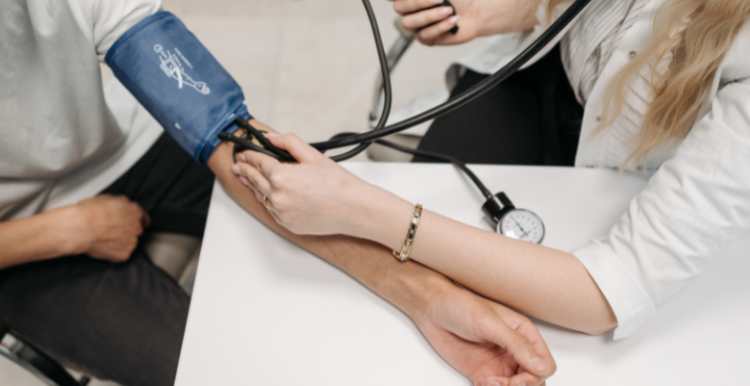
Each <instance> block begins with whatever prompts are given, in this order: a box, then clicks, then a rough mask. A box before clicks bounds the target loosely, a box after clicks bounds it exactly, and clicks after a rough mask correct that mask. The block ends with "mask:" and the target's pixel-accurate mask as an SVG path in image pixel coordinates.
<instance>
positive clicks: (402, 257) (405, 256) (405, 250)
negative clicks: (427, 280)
mask: <svg viewBox="0 0 750 386" xmlns="http://www.w3.org/2000/svg"><path fill="white" fill-rule="evenodd" d="M421 217H422V205H421V204H417V205H416V206H415V207H414V216H413V217H412V218H411V223H409V231H408V232H406V240H405V241H404V246H403V247H401V252H398V251H393V257H395V258H396V259H398V260H399V261H401V262H404V261H407V260H409V252H410V251H411V245H412V244H413V243H414V236H415V235H416V234H417V227H418V226H419V219H420V218H421Z"/></svg>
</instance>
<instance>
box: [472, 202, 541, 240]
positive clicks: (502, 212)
mask: <svg viewBox="0 0 750 386" xmlns="http://www.w3.org/2000/svg"><path fill="white" fill-rule="evenodd" d="M482 211H483V212H484V214H485V215H486V216H487V218H488V219H489V220H490V221H492V222H493V223H495V224H497V225H495V230H496V231H497V233H499V234H501V235H504V236H506V237H510V238H512V239H518V240H523V241H529V242H532V243H537V244H541V243H542V240H544V223H543V222H542V219H541V218H539V216H537V215H536V213H534V212H532V211H530V210H526V209H517V208H516V207H515V206H514V205H513V203H512V202H511V201H510V199H509V198H508V196H506V195H505V193H503V192H500V193H498V194H496V195H494V196H492V197H490V198H488V199H487V201H486V202H485V203H484V205H483V206H482Z"/></svg>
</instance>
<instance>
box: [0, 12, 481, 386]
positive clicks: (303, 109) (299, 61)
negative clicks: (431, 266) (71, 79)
mask: <svg viewBox="0 0 750 386" xmlns="http://www.w3.org/2000/svg"><path fill="white" fill-rule="evenodd" d="M371 1H372V3H373V4H372V5H373V7H374V9H375V11H376V13H377V17H378V22H379V24H380V27H381V33H382V35H383V40H384V42H385V44H386V46H389V45H390V44H391V42H392V41H393V40H394V39H395V37H396V31H395V29H394V28H393V20H394V18H395V16H396V14H395V13H394V12H393V11H392V9H391V8H390V7H391V3H390V2H387V1H385V0H371ZM164 6H165V8H166V9H167V10H169V11H172V12H173V13H175V14H176V15H178V16H179V17H181V18H182V19H183V20H184V22H185V23H186V24H187V26H188V28H190V29H191V30H192V31H193V32H194V33H195V35H196V36H198V38H199V39H201V41H202V42H203V43H204V44H205V45H206V46H207V47H208V48H209V49H210V50H211V52H213V54H214V55H215V56H216V57H217V58H218V59H219V61H220V62H221V63H223V64H224V66H225V67H226V68H227V70H228V71H229V72H230V73H231V74H233V75H234V76H235V77H236V79H237V80H238V82H239V83H240V85H241V86H242V88H243V90H244V92H245V96H246V98H247V104H248V107H249V108H250V111H251V112H252V113H253V114H254V115H255V116H256V117H257V118H259V119H260V120H262V121H264V122H266V123H268V124H270V125H271V126H272V127H274V128H275V129H277V130H279V131H281V132H294V133H297V134H298V135H299V136H300V137H302V138H303V139H305V140H307V141H317V140H324V139H327V138H329V137H330V136H332V135H333V134H335V133H337V132H341V131H364V130H366V129H367V113H368V112H369V108H370V102H371V101H370V98H371V97H372V88H373V84H374V81H375V79H376V74H377V72H378V65H377V56H376V54H375V46H374V44H373V40H372V34H371V30H370V26H369V24H368V23H367V18H366V16H365V13H364V10H363V8H362V3H361V1H359V0H164ZM477 44H478V42H475V43H472V44H470V45H464V46H459V47H439V48H428V47H424V46H421V45H418V44H417V45H414V46H413V47H412V48H411V49H410V51H409V52H408V53H407V55H406V56H405V57H404V59H403V60H402V62H401V63H400V64H399V66H398V68H397V69H396V70H395V73H394V77H393V86H394V107H398V106H401V105H403V104H404V103H406V102H408V101H409V100H410V99H411V98H412V97H414V96H416V95H420V94H424V93H428V92H432V91H434V90H436V89H438V88H439V87H440V86H441V85H442V81H443V72H444V70H445V68H446V67H447V65H448V63H449V62H450V61H451V59H452V58H456V57H458V56H460V55H461V54H462V53H465V52H467V51H468V50H470V49H472V47H475V46H476V45H477ZM106 76H108V75H106V74H105V77H106ZM358 159H359V160H366V159H365V156H364V155H361V156H360V157H359V158H358ZM107 384H108V383H100V382H92V385H95V386H102V385H107ZM5 385H8V386H10V385H12V386H36V385H41V383H40V382H38V381H37V380H35V379H34V378H33V377H31V376H30V375H28V374H26V373H25V372H23V371H21V370H20V369H18V368H17V367H15V366H14V365H13V364H12V363H10V362H8V361H7V360H6V359H5V358H0V386H5Z"/></svg>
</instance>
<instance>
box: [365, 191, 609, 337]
mask: <svg viewBox="0 0 750 386" xmlns="http://www.w3.org/2000/svg"><path fill="white" fill-rule="evenodd" d="M377 194H378V195H379V196H381V197H379V198H375V199H374V201H372V202H379V203H381V204H379V205H378V208H379V210H378V211H373V212H372V213H371V215H372V216H374V217H377V218H376V219H373V221H371V222H369V223H368V224H365V225H366V226H367V229H358V230H357V232H358V234H357V236H358V237H363V238H367V239H370V240H374V241H377V242H379V243H382V244H384V245H387V246H388V247H390V248H393V249H396V250H400V249H401V245H402V244H403V242H404V240H403V238H404V235H405V234H406V229H407V225H408V222H409V219H410V216H411V212H412V211H413V207H414V206H413V204H412V203H409V202H407V201H405V200H403V199H401V198H399V197H397V196H395V195H393V194H391V193H389V192H385V191H380V192H378V193H377ZM376 224H377V226H375V225H376ZM411 256H412V258H413V259H415V260H417V261H419V262H421V263H422V264H425V265H427V266H428V267H431V268H433V269H435V270H436V271H438V272H442V273H444V274H446V275H447V276H449V277H451V278H452V279H454V280H456V281H457V282H459V283H461V284H463V285H464V286H466V287H467V288H471V289H472V290H474V291H476V292H479V293H481V294H483V295H485V296H487V297H489V298H491V299H495V300H497V301H499V302H501V303H503V304H507V305H509V306H511V307H513V308H516V309H518V310H521V311H523V312H525V313H527V314H529V315H533V316H535V317H538V318H540V319H543V320H546V321H549V322H551V323H554V324H557V325H560V326H563V327H567V328H570V329H573V330H577V331H583V332H586V333H589V334H599V333H603V332H605V331H608V330H610V329H612V328H613V327H615V326H616V325H617V320H616V319H615V316H614V313H613V312H612V310H611V308H610V307H609V303H608V302H607V299H606V298H605V297H604V295H603V294H602V293H601V291H600V290H599V287H598V286H597V285H596V282H594V280H593V278H592V277H591V276H590V275H589V273H588V271H587V270H586V268H585V267H584V266H583V264H581V263H580V261H578V259H577V258H576V257H575V256H573V255H571V254H569V253H566V252H562V251H559V250H556V249H552V248H548V247H544V246H541V245H537V244H532V243H528V242H524V241H519V240H514V239H510V238H507V237H504V236H502V235H498V234H496V233H494V232H490V231H486V230H482V229H477V228H474V227H471V226H468V225H466V224H463V223H460V222H457V221H454V220H451V219H449V218H446V217H444V216H441V215H439V214H436V213H433V212H430V211H425V212H424V213H423V216H422V220H421V221H420V225H419V236H418V237H417V239H416V240H415V243H414V246H413V247H412V252H411Z"/></svg>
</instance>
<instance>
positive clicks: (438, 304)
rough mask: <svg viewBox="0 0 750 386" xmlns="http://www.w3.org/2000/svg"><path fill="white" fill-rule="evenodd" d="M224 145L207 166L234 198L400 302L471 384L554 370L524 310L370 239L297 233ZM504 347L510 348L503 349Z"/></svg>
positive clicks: (537, 380) (533, 381) (539, 377)
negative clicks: (239, 171)
mask: <svg viewBox="0 0 750 386" xmlns="http://www.w3.org/2000/svg"><path fill="white" fill-rule="evenodd" d="M251 122H252V124H253V125H254V126H255V127H257V128H262V129H264V130H266V131H269V132H270V131H272V130H270V129H269V128H267V127H266V126H264V125H263V124H261V123H259V122H257V121H251ZM232 146H233V145H231V144H229V143H226V142H225V143H222V144H221V145H219V147H217V148H216V150H215V151H214V153H213V155H212V156H211V158H210V159H209V161H208V166H209V167H210V168H211V169H212V171H213V172H214V173H215V174H216V176H217V178H218V179H219V181H220V183H221V184H222V186H223V187H224V189H225V190H226V191H227V192H228V193H229V194H230V195H231V196H232V197H233V198H234V199H235V200H236V201H237V203H239V204H240V205H241V206H242V207H243V208H245V209H246V210H247V211H248V212H250V213H251V214H252V215H253V216H255V217H256V218H257V219H259V220H260V221H262V222H263V223H264V224H265V225H267V226H268V227H269V228H271V229H272V230H274V231H275V232H277V233H278V234H280V235H282V236H284V237H286V238H287V239H289V240H290V241H292V242H294V243H295V244H297V245H299V246H300V247H302V248H304V249H306V250H308V251H310V252H311V253H313V254H315V255H317V256H319V257H321V258H322V259H324V260H326V261H328V262H329V263H331V264H333V265H334V266H336V267H338V268H339V269H341V270H342V271H344V272H346V273H348V274H349V275H351V276H352V277H354V278H355V279H356V280H358V281H359V282H361V283H362V284H364V285H365V286H367V287H368V288H370V289H371V290H373V291H374V292H375V293H377V294H379V295H380V296H382V297H383V298H385V299H386V300H387V301H389V302H391V303H392V304H394V305H395V306H396V307H398V308H399V309H401V310H402V311H403V312H404V313H406V314H407V315H408V316H409V317H410V318H411V319H412V320H414V322H415V323H416V324H417V326H418V327H419V328H420V330H421V331H422V333H423V334H424V335H425V337H426V338H427V339H428V340H429V341H430V343H431V344H432V345H433V347H434V348H435V349H436V350H437V351H438V353H439V354H440V355H441V356H442V357H443V358H445V359H446V360H447V361H448V362H449V363H450V364H451V365H453V366H454V367H455V368H456V369H457V370H458V371H460V372H461V373H463V374H464V375H466V376H467V377H469V378H470V379H472V380H473V381H474V382H476V384H490V383H492V382H493V381H499V382H501V383H502V384H514V385H515V384H523V383H525V384H527V385H528V386H532V385H534V386H536V385H540V384H543V383H544V380H545V379H546V378H547V377H549V376H551V375H552V374H553V373H554V372H555V363H554V360H553V359H552V356H551V354H550V353H549V350H548V349H547V347H546V345H545V344H544V342H543V340H542V338H541V336H540V335H539V333H538V331H537V330H536V328H535V327H534V326H533V324H532V323H531V322H530V321H529V320H528V319H527V318H525V317H523V316H521V315H519V314H517V313H515V312H513V311H512V310H509V309H507V308H505V307H504V306H502V305H499V304H496V303H494V302H491V301H488V300H486V299H483V298H481V297H478V296H476V295H474V294H472V293H470V292H469V291H466V290H463V289H461V288H459V287H457V286H456V285H454V284H453V283H452V282H451V281H450V280H448V279H447V278H446V277H445V276H443V275H440V274H438V273H437V272H434V271H433V270H430V269H428V268H426V267H424V266H422V265H420V264H418V263H414V262H408V263H400V262H398V261H397V260H396V259H394V258H393V256H392V255H391V254H390V251H389V250H388V249H387V248H384V247H383V246H382V245H379V244H376V243H374V242H372V241H367V240H362V239H357V238H354V237H350V236H344V235H333V236H310V235H308V236H303V235H298V234H295V233H293V232H291V231H289V230H288V229H287V228H285V227H283V226H282V225H280V224H279V223H278V222H277V221H276V220H275V219H274V218H273V217H272V215H271V214H270V213H269V211H268V210H267V209H266V207H264V206H263V204H262V203H261V202H260V201H261V200H259V199H258V198H259V197H256V195H254V194H253V192H252V191H249V190H248V189H247V187H245V186H243V184H242V183H241V182H240V180H239V179H238V178H237V176H236V175H235V174H234V173H233V172H232V171H231V167H232V165H233V162H232V157H231V152H232ZM261 198H262V197H261ZM496 345H497V346H496ZM498 346H499V347H500V348H497V347H498ZM506 352H507V353H510V354H511V355H510V356H508V355H505V354H503V353H506ZM511 358H513V359H511ZM519 363H520V366H522V367H523V369H525V370H524V371H521V367H518V366H519ZM509 370H510V373H507V372H508V371H509ZM511 379H512V382H509V380H511Z"/></svg>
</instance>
